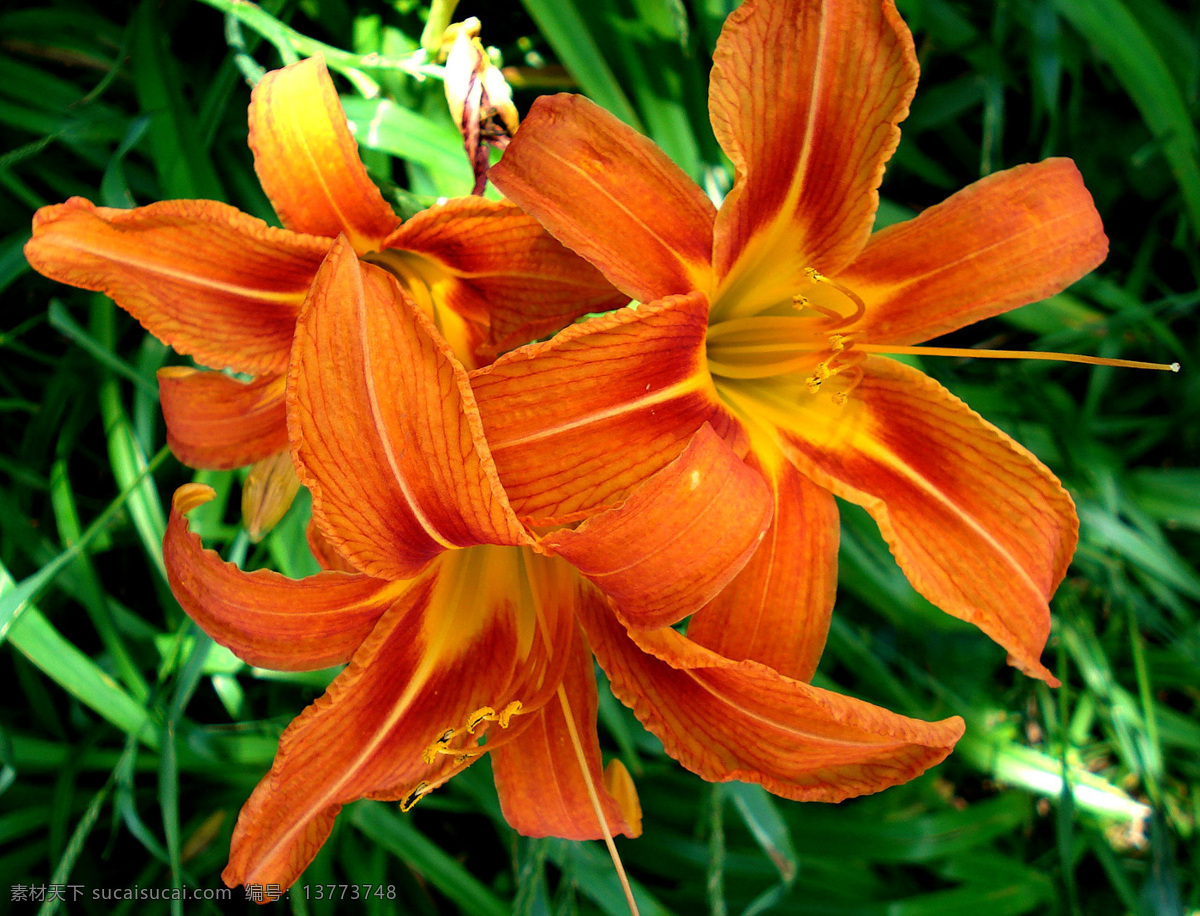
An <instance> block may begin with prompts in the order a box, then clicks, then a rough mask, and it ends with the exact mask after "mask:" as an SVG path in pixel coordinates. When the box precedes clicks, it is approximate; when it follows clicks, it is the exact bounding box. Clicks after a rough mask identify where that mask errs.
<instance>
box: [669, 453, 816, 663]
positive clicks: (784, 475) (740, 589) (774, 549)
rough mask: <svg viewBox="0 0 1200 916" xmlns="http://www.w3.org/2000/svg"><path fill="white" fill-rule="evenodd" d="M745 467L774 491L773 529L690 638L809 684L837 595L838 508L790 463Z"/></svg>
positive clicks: (700, 615)
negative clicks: (754, 470) (752, 469)
mask: <svg viewBox="0 0 1200 916" xmlns="http://www.w3.org/2000/svg"><path fill="white" fill-rule="evenodd" d="M753 457H755V456H752V458H753ZM747 463H748V464H750V466H751V467H758V468H760V470H761V471H762V474H763V476H764V477H765V478H766V481H767V483H768V484H769V485H770V488H771V493H772V496H773V497H774V499H773V503H774V517H773V518H772V520H771V527H770V529H769V530H768V531H767V534H766V537H765V538H764V539H763V542H762V545H761V546H760V547H759V548H758V550H757V551H755V553H754V556H753V557H751V559H750V562H749V563H748V564H746V568H745V569H743V570H742V571H741V572H740V573H738V575H737V577H736V578H735V579H733V581H732V582H730V583H729V584H728V585H727V586H725V588H724V589H722V591H721V593H720V594H719V595H717V597H716V598H714V599H713V600H712V601H711V602H710V603H709V604H708V605H706V606H705V607H703V608H701V609H700V610H699V611H697V612H696V613H695V615H694V616H693V617H692V619H691V620H690V621H689V622H688V628H687V635H688V639H691V640H692V641H693V642H695V643H697V644H698V645H701V646H704V647H705V648H707V649H711V650H713V651H714V652H716V653H717V654H719V655H724V656H725V657H726V658H730V659H733V660H734V661H741V660H742V659H753V660H754V661H756V662H761V663H762V664H764V665H767V666H768V667H770V668H774V669H775V670H776V671H778V672H779V673H780V674H783V675H786V676H788V677H790V678H795V679H796V680H798V681H804V682H806V683H807V682H808V681H810V680H812V676H813V672H814V671H816V668H817V662H818V660H819V659H820V658H821V652H822V651H823V650H824V648H825V637H826V635H827V634H828V632H829V620H830V616H831V614H832V612H833V600H834V593H835V592H836V590H837V551H838V510H837V505H836V503H835V502H834V499H833V497H832V496H831V495H830V494H829V493H828V492H826V491H825V490H823V489H822V488H820V487H818V486H817V485H816V484H814V483H812V482H811V481H809V480H808V479H807V478H806V477H805V476H804V475H803V474H801V473H799V472H798V471H796V469H795V468H794V467H792V465H791V464H790V463H789V462H787V461H786V460H778V459H776V460H766V461H763V460H748V461H747Z"/></svg>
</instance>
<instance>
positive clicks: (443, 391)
mask: <svg viewBox="0 0 1200 916" xmlns="http://www.w3.org/2000/svg"><path fill="white" fill-rule="evenodd" d="M287 397H288V423H289V426H290V431H291V437H292V450H293V455H294V457H295V459H296V463H297V470H298V472H299V475H300V480H301V482H302V483H304V484H305V485H306V486H308V488H309V489H310V490H312V494H313V515H314V516H315V517H316V519H317V522H318V524H320V525H321V527H322V529H323V531H324V533H325V535H326V537H327V538H328V539H329V541H330V543H331V544H332V545H333V546H334V547H335V548H336V549H337V551H338V552H340V553H342V554H344V555H345V556H346V558H347V559H349V560H350V561H351V562H353V563H354V564H355V565H356V566H358V567H359V568H360V569H362V570H363V571H364V572H367V573H369V574H371V575H375V576H379V577H381V578H385V579H397V578H405V577H406V576H410V575H413V574H415V573H416V572H417V571H418V570H419V569H420V568H421V567H422V566H423V565H424V564H425V563H427V562H429V560H431V559H432V558H433V557H434V556H436V555H437V554H438V553H440V552H441V551H442V550H444V549H445V548H447V547H464V546H468V545H472V544H483V543H492V544H522V543H530V539H529V535H528V534H526V532H525V529H524V528H523V527H522V525H521V523H520V522H519V521H518V520H517V518H516V517H515V516H514V515H513V514H512V510H511V509H510V508H509V506H508V501H507V499H506V497H505V495H504V491H503V489H501V487H500V483H499V480H498V479H497V477H496V472H495V468H494V467H493V465H492V461H491V456H490V455H489V454H488V449H487V443H486V442H485V441H484V439H483V431H482V429H481V427H480V424H479V419H478V414H477V412H476V409H475V403H474V398H473V396H472V394H471V388H470V385H469V384H468V382H467V376H466V372H465V371H464V370H463V369H462V367H461V366H460V365H458V364H457V363H456V362H455V361H454V358H453V356H452V355H450V353H449V348H448V347H447V346H446V344H445V342H443V341H441V340H439V339H438V337H437V332H436V331H434V330H433V329H432V328H431V327H430V325H429V321H428V319H426V318H424V316H422V315H420V314H419V313H418V312H417V310H416V309H415V308H414V307H413V305H412V303H411V302H410V300H409V299H408V298H407V297H406V296H405V294H404V293H403V292H402V291H401V289H400V286H399V284H398V283H397V282H396V280H395V278H393V277H391V276H390V275H388V274H387V273H385V272H384V271H382V270H380V269H379V268H377V267H372V266H370V265H364V264H360V263H359V261H358V259H357V258H356V257H355V255H354V252H353V250H351V248H350V245H349V243H348V242H346V240H345V239H339V240H338V241H337V242H335V243H334V246H333V250H332V251H331V252H330V254H329V257H328V258H327V259H326V261H325V263H324V264H323V265H322V266H321V270H320V271H319V272H318V274H317V278H316V280H315V281H314V285H313V291H312V295H311V296H310V297H309V298H308V300H307V302H306V303H305V306H304V311H303V312H302V314H301V316H300V320H299V322H298V324H297V326H296V344H295V350H294V353H293V357H292V366H291V372H290V374H289V377H288V395H287Z"/></svg>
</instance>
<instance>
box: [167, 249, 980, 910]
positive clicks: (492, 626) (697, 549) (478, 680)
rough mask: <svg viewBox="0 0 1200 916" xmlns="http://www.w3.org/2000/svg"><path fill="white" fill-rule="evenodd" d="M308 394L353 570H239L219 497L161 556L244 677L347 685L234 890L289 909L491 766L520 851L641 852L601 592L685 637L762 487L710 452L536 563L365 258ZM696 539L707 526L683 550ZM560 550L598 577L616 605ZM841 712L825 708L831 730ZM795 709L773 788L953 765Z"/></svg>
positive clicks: (330, 328) (427, 343) (928, 742)
mask: <svg viewBox="0 0 1200 916" xmlns="http://www.w3.org/2000/svg"><path fill="white" fill-rule="evenodd" d="M286 384H287V395H286V397H287V410H288V414H289V431H290V436H291V447H292V454H293V457H294V459H295V462H296V467H297V470H298V473H299V476H300V478H301V480H302V482H303V483H304V484H305V485H306V486H308V487H309V489H310V490H311V491H312V494H313V516H314V521H315V524H316V526H317V529H318V531H319V535H320V537H319V539H318V541H317V545H318V550H317V553H318V555H319V556H321V557H322V558H323V559H324V561H325V565H326V566H327V567H340V568H341V570H345V571H339V570H337V569H327V571H325V572H321V573H318V574H317V575H315V576H312V577H309V578H307V579H303V580H289V579H286V578H284V577H282V576H279V575H277V574H275V573H273V572H270V571H266V570H259V571H256V572H251V573H246V572H243V571H241V570H239V569H238V568H237V567H235V566H233V565H232V564H229V563H225V562H222V561H221V560H220V558H219V557H218V556H217V555H216V554H215V553H213V552H212V551H210V550H205V549H204V547H203V545H202V544H201V543H200V540H199V538H198V537H197V536H196V535H195V534H193V533H191V532H190V531H189V529H188V526H187V521H186V517H185V516H186V513H187V512H188V511H189V510H190V509H191V508H193V507H194V506H196V505H198V504H200V503H202V502H204V501H206V500H207V499H209V498H211V491H210V490H208V488H206V487H202V486H200V485H196V484H189V485H187V486H184V487H182V488H181V489H180V490H179V491H178V492H177V493H176V496H175V499H174V501H173V507H172V512H171V518H170V522H169V525H168V531H167V535H166V539H165V542H164V547H163V553H164V558H165V561H166V566H167V570H168V575H169V579H170V583H171V587H172V590H173V591H174V593H175V595H176V597H177V598H178V599H179V601H180V603H181V604H182V605H183V607H184V608H185V609H186V610H187V611H188V613H189V614H190V615H191V616H192V618H193V619H194V620H195V621H196V622H197V623H198V624H199V625H200V626H201V627H202V628H203V629H204V630H205V631H207V632H208V633H209V634H210V635H211V636H212V637H213V638H214V639H216V640H217V641H218V642H220V643H221V644H223V645H225V646H228V647H229V648H230V649H232V650H233V651H234V652H235V653H236V654H237V655H239V656H240V657H241V658H243V659H245V660H246V661H248V662H250V663H252V664H256V665H262V666H266V667H272V668H282V669H293V670H296V669H299V670H307V669H315V668H321V667H325V666H328V665H332V664H339V663H342V662H348V666H347V667H346V668H345V670H344V671H343V672H342V673H340V674H339V675H338V676H337V677H336V678H335V679H334V681H333V683H332V684H331V686H330V688H329V690H328V692H327V693H326V694H325V695H324V696H323V697H322V698H320V699H319V700H317V701H316V703H314V704H313V705H312V706H310V707H309V708H308V709H307V710H306V711H305V712H304V713H303V714H302V715H301V716H300V717H299V718H297V719H296V721H295V722H293V723H292V725H291V726H290V727H289V728H288V729H287V731H286V732H285V733H284V735H283V737H282V739H281V741H280V747H279V753H278V755H277V756H276V758H275V762H274V765H273V766H272V769H271V771H270V773H269V774H268V775H267V776H266V778H265V779H264V780H263V781H262V782H261V783H260V784H259V786H258V788H257V789H256V790H255V792H254V794H253V795H252V796H251V798H250V800H249V802H248V803H247V804H246V806H245V808H244V809H243V810H242V813H241V816H240V817H239V820H238V824H237V827H236V829H235V831H234V839H233V849H232V853H231V859H230V864H229V866H228V868H227V869H226V871H225V874H224V877H225V879H226V881H227V882H228V883H230V884H231V885H232V884H237V883H246V884H255V885H276V884H277V885H279V886H280V887H287V886H288V885H290V884H291V883H292V882H293V881H294V880H295V879H296V877H297V876H298V875H299V874H300V872H301V871H302V870H303V869H304V867H305V866H306V865H307V863H308V862H309V861H310V860H311V858H312V856H313V855H315V854H316V852H317V850H318V849H319V848H320V846H321V844H322V843H323V842H324V840H325V838H326V836H327V835H328V833H329V831H330V829H331V827H332V824H333V821H334V818H335V817H336V815H337V812H338V810H339V809H340V808H341V806H342V805H343V804H345V803H346V802H349V801H351V800H354V799H357V798H362V797H369V798H380V799H393V800H394V799H399V800H401V802H402V806H404V807H407V806H409V805H411V804H412V803H414V802H415V801H416V800H417V799H418V798H420V797H421V796H422V795H423V794H425V793H427V792H428V791H430V790H432V789H433V788H434V787H436V786H438V785H440V784H442V783H444V782H445V781H446V780H447V779H449V778H450V777H451V776H452V775H453V774H454V773H455V772H457V771H459V770H461V769H462V768H463V767H464V766H467V765H469V764H470V763H471V762H472V761H473V760H475V759H477V758H478V757H479V756H480V755H481V754H482V753H483V752H484V751H487V752H489V753H491V754H492V755H493V762H494V769H495V774H496V783H497V788H498V790H499V793H500V798H501V804H502V807H503V810H504V813H505V816H506V817H507V819H508V821H509V822H510V823H511V824H512V825H513V826H514V827H515V828H516V829H518V830H519V831H521V832H522V833H526V834H530V835H534V836H544V835H552V836H560V837H566V838H575V839H580V838H589V837H596V836H599V835H602V834H604V833H605V831H607V832H609V833H622V832H623V833H626V834H628V835H636V834H637V833H638V832H639V830H640V827H639V823H638V820H639V814H638V812H637V809H636V801H635V799H636V796H633V795H632V792H631V788H630V786H629V784H628V775H627V774H624V773H623V772H622V771H621V769H620V767H619V765H618V766H617V767H616V768H614V769H610V770H609V771H608V772H607V773H605V774H603V775H602V774H601V771H600V767H599V761H600V751H599V744H598V741H597V737H596V732H595V716H596V696H595V680H594V677H593V676H592V668H591V665H592V662H591V655H590V653H589V652H588V651H587V648H586V644H585V642H584V641H583V637H582V635H581V632H580V628H579V623H578V622H577V621H578V620H582V621H585V622H586V621H589V620H591V619H592V618H599V619H601V620H603V618H604V617H605V616H606V615H607V613H608V612H607V609H606V606H605V604H604V601H603V598H602V592H601V590H602V591H603V593H606V594H608V595H609V596H612V597H620V598H622V599H623V600H624V601H625V602H626V603H627V604H628V606H629V607H630V608H632V609H633V610H634V611H635V612H636V611H637V610H638V609H639V608H644V609H646V611H647V612H654V613H657V612H659V609H662V608H672V609H673V613H674V614H675V615H677V616H679V615H686V614H688V613H691V611H693V610H694V609H695V608H697V607H700V606H702V605H703V604H705V603H707V602H708V601H709V600H711V598H712V597H713V596H714V595H715V594H717V593H718V592H719V591H720V590H721V589H722V588H723V587H724V586H725V585H726V584H727V583H728V582H729V580H730V579H731V578H732V577H733V576H734V575H735V574H736V573H737V572H738V570H739V569H741V567H742V566H743V565H744V564H745V563H746V561H747V560H748V558H749V557H750V555H751V554H752V553H753V552H754V551H755V549H756V548H757V546H758V543H759V542H760V540H761V538H762V537H763V535H764V533H765V532H766V530H767V528H768V526H769V525H770V516H771V503H770V494H769V492H768V491H767V488H766V487H765V486H764V485H763V484H762V482H761V480H760V479H759V477H758V475H757V474H756V473H755V472H754V471H753V470H752V469H750V468H749V467H748V466H747V465H746V464H745V463H744V462H743V461H742V460H741V459H740V458H739V457H738V456H737V455H736V454H735V453H734V452H733V450H732V449H731V448H730V447H729V446H728V445H727V444H726V443H725V442H724V441H723V440H722V439H721V438H720V437H719V436H717V435H716V434H715V433H713V432H712V430H710V429H708V428H701V429H700V430H699V431H698V432H697V433H696V435H695V436H693V437H692V438H691V441H690V443H689V444H688V445H687V447H685V448H684V449H683V450H682V453H681V454H680V455H679V456H678V457H677V459H676V460H675V461H673V462H670V463H668V464H667V465H666V466H665V467H663V468H662V469H660V470H659V471H658V472H657V473H655V474H653V475H651V476H650V477H649V479H648V480H647V481H646V482H645V483H644V485H643V486H642V487H640V488H638V489H637V490H636V491H635V492H633V493H632V494H631V495H630V497H629V498H628V499H627V500H626V501H625V502H624V504H622V505H621V506H618V507H613V508H611V509H610V510H609V511H606V512H602V513H597V514H595V516H594V517H593V518H592V519H590V520H589V521H588V522H586V523H584V524H582V525H580V526H579V527H578V528H577V529H574V530H570V531H567V530H563V531H559V532H556V533H554V534H551V535H548V536H547V537H546V538H544V539H542V540H539V539H538V538H536V537H534V536H533V535H531V534H530V533H529V531H528V530H527V528H526V527H525V525H524V524H523V523H522V522H521V520H520V519H518V517H517V515H516V514H515V513H514V512H513V510H512V508H511V506H510V504H509V501H508V498H507V494H506V493H505V492H504V490H503V488H502V487H501V484H500V481H499V478H498V477H497V475H496V471H495V467H494V463H493V461H492V458H491V455H490V451H489V449H488V444H487V441H486V440H485V438H484V436H483V432H482V426H481V424H480V421H479V414H478V409H477V407H476V405H475V401H474V396H473V394H472V392H471V388H470V384H469V381H468V378H467V373H466V370H465V369H464V368H463V366H462V365H461V363H459V362H458V360H457V359H456V358H455V357H454V354H453V353H452V351H451V349H450V347H449V346H448V345H447V344H446V343H445V341H444V340H443V339H442V338H441V337H440V335H439V334H438V333H437V331H436V329H435V327H434V325H433V323H432V322H431V321H430V320H429V319H428V318H427V317H425V315H424V314H423V312H422V311H420V310H419V309H418V308H417V307H416V306H415V305H414V304H413V302H412V300H411V299H410V297H409V296H408V295H407V294H405V293H404V291H403V290H402V288H401V287H400V285H399V284H398V283H397V281H396V280H395V278H394V277H392V276H390V275H389V274H387V273H386V272H384V271H382V270H380V269H378V268H376V267H375V266H373V265H367V264H360V262H359V261H358V260H357V258H356V253H355V251H354V250H353V248H352V246H351V244H350V243H349V242H348V241H347V240H345V239H339V240H338V241H336V242H335V243H334V245H333V248H332V250H331V252H330V254H329V255H328V256H327V258H326V259H325V261H324V263H323V265H322V267H321V268H320V270H319V271H318V273H317V276H316V278H315V280H314V282H313V285H312V290H311V293H310V295H309V296H308V298H307V300H306V303H305V305H304V307H303V309H302V311H301V313H300V315H299V318H298V322H297V326H296V333H295V341H294V346H293V350H292V354H291V357H290V367H289V371H288V377H287V383H286ZM679 518H689V519H693V520H694V524H692V525H691V526H690V528H689V529H688V530H687V531H686V534H687V537H686V538H679V537H677V536H676V535H677V534H678V533H679V532H678V528H679V525H678V519H679ZM555 551H557V552H558V553H561V554H562V555H563V556H565V557H567V559H569V560H572V561H575V558H580V559H579V561H578V565H579V567H580V569H581V570H582V571H583V572H584V573H585V574H586V576H587V577H588V578H590V579H591V580H592V582H594V583H596V585H598V586H599V590H598V589H597V587H596V585H593V584H591V583H589V582H588V581H587V580H585V579H583V578H581V577H580V576H579V575H578V574H577V573H576V572H575V571H574V570H573V569H572V567H571V565H570V564H569V563H568V562H566V561H565V560H564V559H562V558H560V557H557V556H554V555H553V553H554V552H555ZM630 595H635V599H634V600H629V597H628V596H630ZM603 625H604V624H603V623H600V624H597V626H598V627H599V628H600V629H598V630H597V632H600V633H603V632H604V631H603ZM589 626H591V624H589ZM589 632H590V630H589ZM725 676H726V677H728V676H729V675H728V674H726V675H725ZM820 695H821V691H816V690H813V689H812V688H808V687H804V688H803V697H807V698H808V703H809V705H810V706H812V705H814V704H817V703H819V702H820V699H819V697H820ZM769 700H770V698H769V697H764V700H763V702H769ZM776 702H780V703H785V704H786V705H785V706H784V707H782V708H783V712H782V713H781V715H782V716H783V718H781V719H780V720H779V721H778V722H777V723H775V724H767V723H765V722H763V721H761V720H760V719H759V718H758V717H755V718H754V719H753V723H756V724H757V727H759V728H760V729H761V730H763V731H764V732H765V733H769V734H770V736H771V738H770V740H771V744H770V746H769V747H768V748H767V749H766V750H764V748H763V746H761V745H760V743H757V742H756V743H754V747H753V750H752V753H754V754H758V755H764V756H763V759H764V763H763V764H762V765H763V766H770V767H778V766H779V765H780V764H779V759H780V758H781V757H783V756H785V755H789V754H790V755H791V756H793V757H798V758H800V759H808V757H809V756H811V755H808V754H807V751H808V750H809V749H810V748H811V747H812V746H814V745H815V746H817V747H820V748H825V756H824V759H823V763H822V766H824V767H825V768H826V769H830V768H833V767H836V766H839V765H840V766H843V767H844V768H845V769H846V770H848V771H852V772H854V773H872V772H875V771H879V772H880V773H882V774H883V777H882V778H886V777H887V776H888V775H889V774H891V773H893V772H897V771H903V772H905V773H908V774H910V775H911V773H912V772H913V771H914V770H915V769H917V768H923V767H924V766H927V765H929V764H930V763H931V762H935V760H937V759H941V757H942V756H944V755H945V753H947V752H948V750H949V745H950V744H951V743H952V741H953V738H951V739H950V741H949V742H947V741H946V740H944V733H945V731H946V729H944V728H942V729H939V728H938V727H937V726H926V725H924V723H913V724H912V727H911V729H910V732H911V734H910V735H909V736H908V740H904V741H899V740H896V739H895V738H894V736H892V735H889V738H888V740H887V741H881V740H880V739H879V737H878V736H877V735H876V734H875V733H874V731H873V730H872V729H873V725H874V723H873V721H872V720H871V718H870V716H869V715H860V716H858V717H856V716H855V715H853V714H850V715H847V716H846V717H844V718H845V721H840V720H839V724H838V726H837V728H836V730H835V731H834V733H829V731H828V729H827V731H826V732H825V733H820V734H811V733H810V730H809V729H807V728H806V727H805V711H804V710H802V709H795V708H792V704H791V703H790V701H788V698H787V697H785V696H782V691H781V696H780V697H779V698H777V700H776ZM710 705H711V704H710ZM860 705H863V706H865V704H860ZM698 708H699V707H698ZM742 714H743V715H745V713H744V712H743V713H742ZM748 724H749V723H748ZM708 727H709V728H712V727H714V726H713V724H711V723H710V724H709V726H708ZM950 731H951V732H954V726H953V724H951V726H950ZM484 735H486V737H487V743H486V744H485V745H479V744H478V740H479V739H480V738H482V737H483V736H484ZM953 736H954V737H957V734H956V733H955V734H954V735H953ZM736 740H744V738H743V737H742V736H741V735H739V736H737V739H736ZM772 755H773V756H772ZM593 793H595V798H596V801H595V803H594V804H593V803H592V801H591V798H592V795H593ZM597 810H601V811H603V816H604V818H605V823H604V825H603V826H602V825H601V823H600V820H599V818H598V816H597V815H596V813H594V812H596V811H597Z"/></svg>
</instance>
